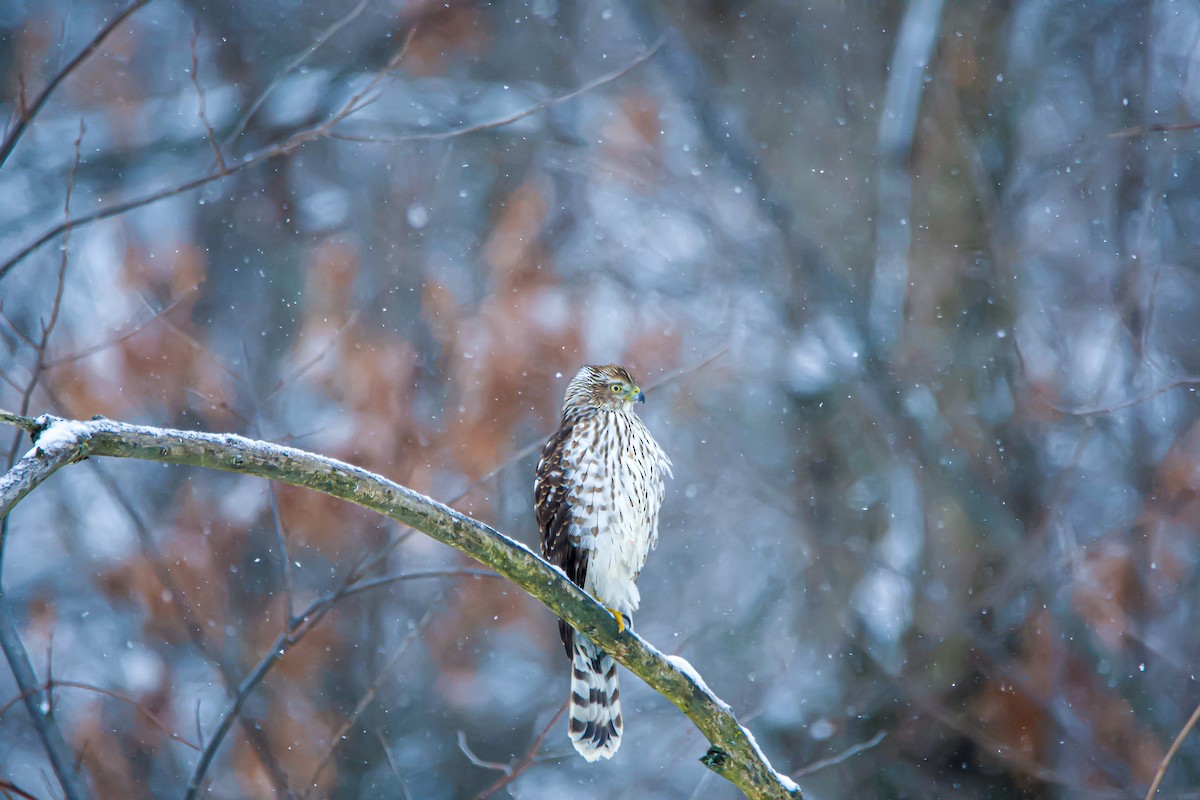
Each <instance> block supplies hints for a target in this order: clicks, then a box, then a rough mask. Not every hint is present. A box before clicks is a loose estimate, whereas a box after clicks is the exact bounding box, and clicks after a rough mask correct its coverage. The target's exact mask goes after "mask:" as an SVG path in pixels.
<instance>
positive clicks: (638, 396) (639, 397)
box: [629, 386, 646, 403]
mask: <svg viewBox="0 0 1200 800" xmlns="http://www.w3.org/2000/svg"><path fill="white" fill-rule="evenodd" d="M629 399H630V400H633V401H636V402H638V403H644V402H646V393H645V392H643V391H642V389H641V387H640V386H635V387H633V392H632V393H630V397H629Z"/></svg>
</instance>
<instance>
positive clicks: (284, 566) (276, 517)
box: [241, 339, 296, 630]
mask: <svg viewBox="0 0 1200 800" xmlns="http://www.w3.org/2000/svg"><path fill="white" fill-rule="evenodd" d="M242 366H243V373H242V376H241V378H242V382H243V383H244V384H245V385H246V394H247V396H248V397H249V398H250V403H251V405H252V406H253V415H254V423H253V425H252V426H251V431H252V432H253V433H254V435H256V436H261V435H262V428H263V426H262V403H261V402H260V401H259V398H258V387H257V386H255V384H254V380H253V371H252V358H251V356H250V348H249V347H247V346H246V341H245V340H244V339H243V340H242ZM267 502H268V504H269V505H270V507H271V523H272V527H273V528H274V532H275V546H276V547H277V548H278V549H279V570H280V574H281V576H282V578H283V607H284V611H285V613H286V616H285V617H284V629H285V630H286V629H287V627H288V626H290V625H292V624H294V623H295V622H296V606H295V601H294V599H293V598H294V593H293V591H292V585H293V581H292V559H291V556H289V555H288V547H287V534H286V533H285V532H284V529H283V515H282V514H280V512H279V497H278V494H277V493H276V491H275V484H273V483H269V484H267Z"/></svg>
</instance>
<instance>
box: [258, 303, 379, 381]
mask: <svg viewBox="0 0 1200 800" xmlns="http://www.w3.org/2000/svg"><path fill="white" fill-rule="evenodd" d="M357 321H358V311H354V312H352V313H351V314H350V317H349V318H348V319H347V320H346V322H345V324H343V325H342V327H340V328H338V329H337V330H336V331H334V332H333V335H332V336H330V337H329V341H328V342H326V343H325V346H324V347H323V348H321V351H320V352H319V353H317V354H316V355H315V356H313V357H312V358H310V359H309V360H308V361H306V362H304V363H303V364H301V365H300V366H298V367H296V369H294V370H292V372H291V374H290V375H288V376H287V377H286V378H280V379H279V383H277V384H275V386H274V388H272V389H271V391H269V392H267V396H266V397H264V398H263V400H270V399H271V398H272V397H274V396H275V394H276V393H277V392H278V391H279V390H280V389H282V388H284V387H285V386H287V385H289V384H290V383H292V381H294V380H296V379H297V378H299V377H300V376H301V375H303V374H304V373H306V372H308V371H309V370H310V369H312V368H313V367H315V366H316V365H317V364H319V363H320V362H321V361H322V360H323V359H324V358H325V356H327V355H329V352H330V351H331V350H332V349H333V346H334V345H335V344H336V343H337V340H338V339H339V338H340V337H341V335H342V334H343V333H345V331H346V330H347V329H348V328H350V327H352V326H353V325H354V323H355V322H357Z"/></svg>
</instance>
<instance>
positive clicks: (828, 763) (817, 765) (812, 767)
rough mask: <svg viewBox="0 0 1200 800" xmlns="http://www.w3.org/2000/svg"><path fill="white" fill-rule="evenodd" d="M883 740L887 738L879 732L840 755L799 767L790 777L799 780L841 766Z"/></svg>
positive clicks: (883, 733) (882, 732) (883, 732)
mask: <svg viewBox="0 0 1200 800" xmlns="http://www.w3.org/2000/svg"><path fill="white" fill-rule="evenodd" d="M885 738H887V733H886V732H885V731H879V733H876V734H875V735H874V736H872V737H871V738H870V739H867V740H866V741H865V742H859V743H858V744H856V745H854V746H853V747H848V748H846V749H845V750H843V751H842V752H841V753H838V754H837V755H836V756H830V757H829V758H822V759H821V760H819V761H814V762H813V763H811V764H809V765H808V766H807V767H801V768H800V769H798V770H796V771H795V772H793V773H792V777H793V778H796V779H799V778H803V777H804V776H805V775H812V774H813V773H814V772H820V771H821V770H823V769H825V768H827V767H833V766H837V765H838V764H841V763H842V762H844V761H848V760H849V759H851V758H853V757H854V756H856V755H858V754H859V753H861V752H863V751H865V750H870V749H871V748H872V747H874V746H875V745H877V744H879V743H880V742H882V741H883V740H884V739H885Z"/></svg>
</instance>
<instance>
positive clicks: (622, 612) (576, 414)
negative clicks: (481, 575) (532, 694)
mask: <svg viewBox="0 0 1200 800" xmlns="http://www.w3.org/2000/svg"><path fill="white" fill-rule="evenodd" d="M645 399H646V396H645V394H643V393H642V390H641V389H640V388H639V387H638V385H637V382H636V381H635V380H634V379H633V377H632V376H631V375H630V374H629V372H628V371H627V370H626V369H625V368H624V367H619V366H617V365H616V364H608V365H605V366H586V367H583V368H582V369H580V370H579V372H578V373H577V374H576V375H575V377H574V378H572V379H571V382H570V383H569V384H567V391H566V395H565V397H564V398H563V408H562V423H561V424H560V425H559V428H558V432H557V433H555V434H554V435H553V436H551V437H550V441H548V442H546V447H545V448H544V449H543V450H542V458H541V460H540V461H538V465H537V476H536V478H535V479H534V482H533V493H534V502H535V512H536V514H537V522H538V527H539V528H540V529H541V534H542V555H544V556H545V557H546V560H548V561H549V562H550V563H552V564H555V565H557V566H559V567H561V568H562V570H563V572H565V573H566V574H567V577H568V578H570V579H571V580H572V581H574V582H575V584H576V585H577V586H579V587H580V588H581V589H583V590H584V591H585V592H587V593H588V594H590V595H592V597H594V598H596V600H597V601H599V602H600V603H601V604H602V605H603V606H605V607H606V608H607V609H608V610H609V611H611V612H612V613H613V615H614V616H615V617H616V618H617V624H618V626H619V627H620V628H621V629H622V630H624V628H625V625H626V624H628V623H630V622H631V621H632V620H631V615H632V614H633V612H635V611H637V609H638V603H639V602H640V600H641V597H640V595H639V594H638V590H637V585H636V584H635V581H636V580H637V578H638V575H639V574H640V573H641V571H642V567H643V566H644V565H645V564H646V556H647V555H649V553H650V551H651V550H652V549H653V548H654V546H655V545H656V544H657V543H658V509H659V507H660V506H661V505H662V501H663V495H664V493H665V491H666V489H665V485H664V481H665V478H666V477H667V476H668V475H670V474H671V459H669V458H667V454H666V453H664V452H663V449H662V448H661V447H659V446H658V442H656V441H654V437H653V436H651V435H650V431H649V430H648V429H647V428H646V426H645V425H644V424H642V421H641V419H639V418H638V416H637V415H636V414H634V413H633V404H634V403H635V402H644V401H645ZM558 630H559V633H560V635H561V636H562V640H563V644H564V645H565V646H566V649H567V658H569V659H571V703H570V713H569V714H568V715H567V733H568V735H569V736H570V737H571V741H572V742H573V743H574V745H575V749H576V750H578V751H579V754H580V755H582V756H583V757H584V758H585V759H587V760H588V761H595V760H597V759H599V758H612V756H613V754H614V753H616V752H617V748H618V747H620V746H621V730H622V728H623V722H622V720H621V696H620V690H619V688H618V686H617V665H616V663H615V662H614V661H613V660H612V657H611V656H609V655H608V654H607V653H605V652H604V651H602V650H601V649H600V648H598V647H596V645H595V644H593V643H592V641H591V640H590V639H588V638H587V637H586V636H584V635H582V634H580V633H576V632H575V631H574V630H573V629H572V628H571V626H569V625H567V623H565V622H563V621H562V620H559V621H558Z"/></svg>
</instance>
